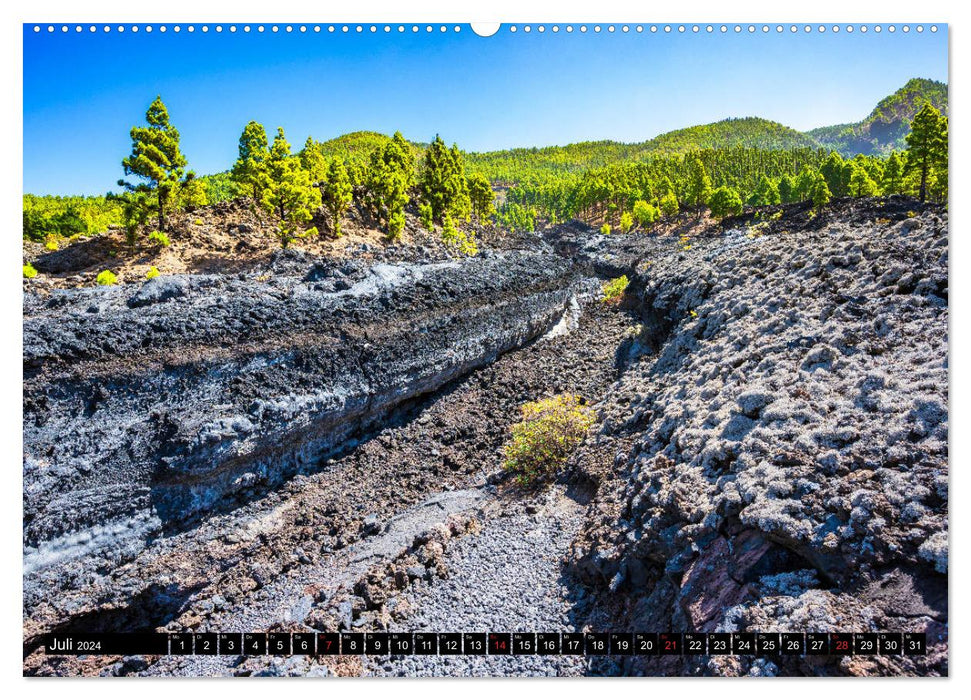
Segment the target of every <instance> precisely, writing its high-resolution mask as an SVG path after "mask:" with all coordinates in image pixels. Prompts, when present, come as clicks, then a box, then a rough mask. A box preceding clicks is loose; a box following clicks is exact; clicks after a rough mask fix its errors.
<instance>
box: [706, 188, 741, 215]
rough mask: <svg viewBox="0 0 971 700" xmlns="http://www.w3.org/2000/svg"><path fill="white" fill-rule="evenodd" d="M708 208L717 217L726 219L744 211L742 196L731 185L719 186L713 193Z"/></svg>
mask: <svg viewBox="0 0 971 700" xmlns="http://www.w3.org/2000/svg"><path fill="white" fill-rule="evenodd" d="M708 208H709V209H711V215H712V216H713V217H715V218H716V219H724V218H725V217H726V216H732V215H737V214H741V213H742V198H741V197H739V195H738V192H736V191H735V190H733V189H732V188H731V187H719V188H718V189H717V190H715V191H714V192H712V193H711V197H709V199H708Z"/></svg>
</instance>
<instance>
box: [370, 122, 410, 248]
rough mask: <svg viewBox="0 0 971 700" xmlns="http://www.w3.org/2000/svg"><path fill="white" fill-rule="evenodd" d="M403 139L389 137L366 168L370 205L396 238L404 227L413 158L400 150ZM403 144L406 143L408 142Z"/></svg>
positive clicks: (389, 232) (373, 152)
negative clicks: (390, 138)
mask: <svg viewBox="0 0 971 700" xmlns="http://www.w3.org/2000/svg"><path fill="white" fill-rule="evenodd" d="M399 135H400V134H399ZM403 141H404V139H401V140H400V141H399V140H396V139H392V140H391V141H388V142H387V143H386V144H385V145H384V148H378V149H375V150H374V151H372V153H371V163H370V166H369V168H368V195H369V202H370V204H371V209H372V211H374V213H375V214H376V215H377V217H378V220H379V221H380V222H383V225H384V226H385V228H386V231H387V233H388V236H389V237H391V238H397V237H398V235H399V234H400V233H401V231H402V230H403V229H404V227H405V205H406V204H408V188H409V186H410V184H411V174H412V170H411V168H412V165H411V163H412V161H411V160H410V152H407V153H406V152H404V151H403V150H402V145H401V142H403ZM404 144H405V146H407V142H404ZM409 149H410V147H409Z"/></svg>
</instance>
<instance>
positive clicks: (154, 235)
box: [148, 231, 169, 248]
mask: <svg viewBox="0 0 971 700" xmlns="http://www.w3.org/2000/svg"><path fill="white" fill-rule="evenodd" d="M148 240H150V241H152V242H153V243H158V244H159V245H160V246H162V247H163V248H168V246H169V237H168V236H167V235H166V234H164V233H162V232H161V231H152V232H151V233H150V234H148Z"/></svg>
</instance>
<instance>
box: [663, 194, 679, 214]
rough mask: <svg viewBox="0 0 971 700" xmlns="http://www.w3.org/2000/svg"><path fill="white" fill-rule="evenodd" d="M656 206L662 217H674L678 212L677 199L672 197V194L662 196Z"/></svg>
mask: <svg viewBox="0 0 971 700" xmlns="http://www.w3.org/2000/svg"><path fill="white" fill-rule="evenodd" d="M658 206H659V207H660V209H661V214H663V215H664V216H674V215H675V214H677V213H678V211H679V207H678V198H677V197H675V196H674V192H668V193H666V194H664V195H663V196H662V197H661V200H660V201H659V202H658Z"/></svg>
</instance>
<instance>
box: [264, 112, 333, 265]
mask: <svg viewBox="0 0 971 700" xmlns="http://www.w3.org/2000/svg"><path fill="white" fill-rule="evenodd" d="M267 174H268V175H269V187H268V188H267V189H266V191H265V192H264V194H263V199H262V200H261V203H262V205H263V207H264V208H265V209H266V210H267V211H270V212H273V213H275V214H276V215H277V216H279V217H280V226H279V229H278V234H279V237H280V243H281V245H282V246H283V247H284V248H286V247H287V246H288V245H290V242H291V241H292V240H293V239H294V238H295V237H296V232H297V228H298V226H299V225H300V224H302V223H306V222H308V221H310V219H311V218H312V217H313V213H314V211H315V210H316V209H317V208H318V207H320V190H319V189H318V188H317V187H314V185H313V183H311V181H310V175H309V174H308V173H307V171H306V170H304V169H303V167H302V166H301V165H300V160H299V159H298V158H294V157H293V156H292V155H291V154H290V144H289V143H288V142H287V139H286V135H285V134H284V133H283V128H282V127H278V128H277V134H276V137H275V138H274V139H273V146H272V147H271V148H270V157H269V159H268V160H267Z"/></svg>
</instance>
